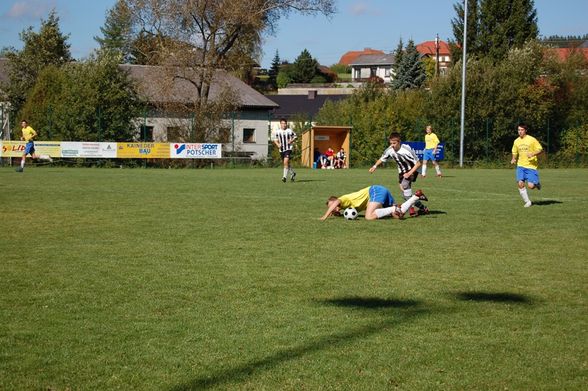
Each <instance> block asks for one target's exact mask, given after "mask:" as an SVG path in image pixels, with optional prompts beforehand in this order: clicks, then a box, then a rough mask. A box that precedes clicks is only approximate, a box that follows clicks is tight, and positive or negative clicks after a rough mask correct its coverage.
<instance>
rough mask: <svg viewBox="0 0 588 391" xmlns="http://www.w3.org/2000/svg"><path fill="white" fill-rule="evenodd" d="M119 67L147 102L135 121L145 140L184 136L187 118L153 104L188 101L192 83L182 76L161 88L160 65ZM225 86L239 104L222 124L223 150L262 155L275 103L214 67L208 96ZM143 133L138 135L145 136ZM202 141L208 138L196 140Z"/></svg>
mask: <svg viewBox="0 0 588 391" xmlns="http://www.w3.org/2000/svg"><path fill="white" fill-rule="evenodd" d="M120 67H121V68H122V69H124V70H126V71H128V73H129V75H130V77H131V79H133V80H135V81H136V82H137V85H138V90H139V94H140V96H141V97H142V98H143V99H145V100H147V101H148V102H149V103H150V104H151V109H150V110H149V112H148V113H147V114H146V117H145V118H138V119H137V125H138V126H139V127H140V129H143V133H144V134H146V135H147V137H146V138H147V139H148V140H149V141H160V142H176V141H187V140H185V132H182V131H181V129H189V127H190V126H191V125H190V122H191V119H190V118H185V117H182V118H177V117H175V116H174V115H173V114H170V113H162V112H160V111H159V110H158V109H157V108H158V107H159V106H160V105H161V104H170V103H171V104H173V103H181V104H189V103H191V102H193V101H194V94H195V90H194V86H193V85H192V84H191V83H190V82H188V81H186V80H184V79H177V78H176V79H175V80H174V82H173V84H172V85H170V86H168V88H166V89H162V88H161V74H162V68H160V67H157V66H147V65H129V64H124V65H120ZM223 87H229V88H230V89H231V90H232V91H234V92H235V93H236V94H237V95H238V99H239V101H240V107H239V109H238V111H237V112H235V113H227V120H225V124H224V125H225V127H226V128H228V129H230V132H231V141H230V142H229V143H226V144H225V145H224V146H223V149H224V151H225V152H230V153H237V154H238V155H243V156H250V157H251V158H252V159H265V158H266V157H267V154H268V144H267V140H268V118H269V111H270V110H272V109H274V108H277V107H278V105H277V104H276V103H275V102H273V101H271V100H270V99H268V98H266V97H265V96H263V95H262V94H261V93H259V92H257V91H256V90H254V89H253V88H251V87H249V86H248V85H247V84H245V83H244V82H242V81H241V80H239V79H238V78H236V77H234V76H232V75H231V74H229V73H227V72H225V71H222V70H217V71H216V73H215V75H214V78H213V82H212V84H211V89H210V95H209V99H210V100H212V101H214V100H215V99H217V98H218V97H219V95H220V94H221V93H222V90H223ZM144 134H143V137H142V138H145V136H144ZM196 141H198V142H205V141H209V140H196Z"/></svg>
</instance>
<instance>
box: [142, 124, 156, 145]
mask: <svg viewBox="0 0 588 391" xmlns="http://www.w3.org/2000/svg"><path fill="white" fill-rule="evenodd" d="M140 130H141V138H140V141H153V126H145V125H141V128H140Z"/></svg>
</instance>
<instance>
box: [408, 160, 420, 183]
mask: <svg viewBox="0 0 588 391" xmlns="http://www.w3.org/2000/svg"><path fill="white" fill-rule="evenodd" d="M420 166H421V161H420V160H418V159H417V161H416V163H415V165H414V167H413V168H411V169H410V170H409V171H407V172H405V173H404V177H405V178H410V177H411V176H412V174H414V173H415V171H416V170H418V169H419V167H420Z"/></svg>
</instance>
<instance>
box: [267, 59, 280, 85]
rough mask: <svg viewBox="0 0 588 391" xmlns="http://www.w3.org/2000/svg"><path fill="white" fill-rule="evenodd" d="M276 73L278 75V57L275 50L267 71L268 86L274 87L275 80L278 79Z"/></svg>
mask: <svg viewBox="0 0 588 391" xmlns="http://www.w3.org/2000/svg"><path fill="white" fill-rule="evenodd" d="M278 73H280V55H279V53H278V51H277V50H276V54H275V56H274V59H273V60H272V66H271V67H270V69H269V72H268V74H269V83H270V85H272V86H273V87H275V86H276V85H277V84H276V78H277V77H278Z"/></svg>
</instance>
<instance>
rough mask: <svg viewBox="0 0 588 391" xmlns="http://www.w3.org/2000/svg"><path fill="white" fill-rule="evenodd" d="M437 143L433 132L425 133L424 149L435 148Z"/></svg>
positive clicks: (437, 140)
mask: <svg viewBox="0 0 588 391" xmlns="http://www.w3.org/2000/svg"><path fill="white" fill-rule="evenodd" d="M437 145H439V139H438V138H437V135H436V134H435V133H428V134H426V135H425V149H435V148H437Z"/></svg>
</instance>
